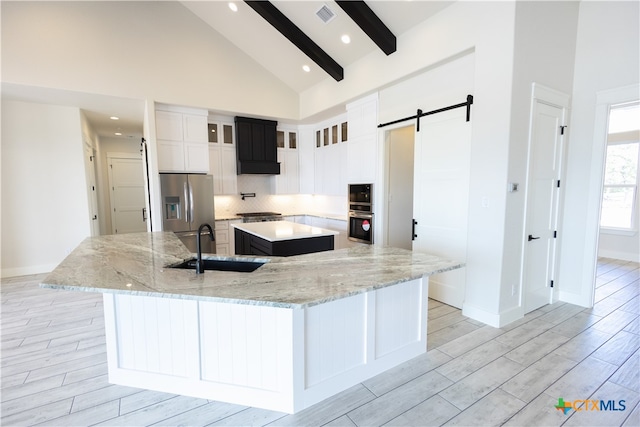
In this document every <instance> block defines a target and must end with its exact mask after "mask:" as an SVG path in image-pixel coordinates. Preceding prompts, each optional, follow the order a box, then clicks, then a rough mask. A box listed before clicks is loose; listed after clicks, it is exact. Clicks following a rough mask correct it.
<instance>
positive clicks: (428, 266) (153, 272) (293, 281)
mask: <svg viewBox="0 0 640 427" xmlns="http://www.w3.org/2000/svg"><path fill="white" fill-rule="evenodd" d="M192 256H193V254H192V253H190V252H189V251H188V250H187V248H186V247H185V246H184V245H183V244H182V243H181V242H180V240H179V239H178V238H177V237H176V236H175V234H173V233H169V232H153V233H132V234H121V235H111V236H100V237H89V238H87V239H85V240H84V241H83V242H82V243H81V244H80V245H79V246H78V247H77V248H76V249H75V250H74V251H73V252H72V253H71V254H70V255H69V256H67V258H65V259H64V260H63V261H62V262H61V263H60V265H58V267H56V269H55V270H54V271H53V272H51V274H49V275H48V276H47V277H46V278H45V279H44V280H43V282H42V283H41V285H40V286H42V287H44V288H59V289H66V290H75V291H85V292H105V293H127V294H134V295H144V296H155V297H165V298H187V299H198V300H208V301H218V302H228V303H236V304H254V305H269V306H275V307H286V308H302V307H307V306H312V305H316V304H321V303H324V302H328V301H333V300H336V299H339V298H344V297H348V296H350V295H355V294H359V293H362V292H367V291H370V290H373V289H378V288H382V287H385V286H390V285H394V284H396V283H401V282H405V281H408V280H412V279H416V278H419V277H422V276H423V275H432V274H436V273H441V272H445V271H449V270H454V269H457V268H461V267H463V264H462V263H460V262H456V261H451V260H446V259H442V258H440V257H437V256H434V255H428V254H423V253H417V252H412V251H408V250H404V249H398V248H390V247H381V246H377V245H359V246H357V247H353V248H348V249H340V250H336V251H325V252H318V253H313V254H307V255H299V256H292V257H286V258H284V257H282V258H281V257H269V258H268V259H262V260H264V261H269V262H267V263H266V264H265V265H263V266H262V267H260V268H258V269H257V270H256V271H254V272H252V273H236V272H224V271H206V272H205V273H204V274H195V272H193V271H192V270H181V269H174V268H168V266H171V265H176V264H178V263H181V262H183V261H184V260H186V259H189V258H191V257H192ZM206 258H216V259H250V260H260V258H259V257H250V256H235V257H226V256H208V257H206Z"/></svg>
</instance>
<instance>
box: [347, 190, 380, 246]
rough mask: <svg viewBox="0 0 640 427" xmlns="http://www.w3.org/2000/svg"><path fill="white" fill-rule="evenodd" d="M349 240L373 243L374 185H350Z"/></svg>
mask: <svg viewBox="0 0 640 427" xmlns="http://www.w3.org/2000/svg"><path fill="white" fill-rule="evenodd" d="M348 215H349V223H348V232H349V240H352V241H354V242H360V243H368V244H372V243H373V215H374V213H373V184H349V214H348Z"/></svg>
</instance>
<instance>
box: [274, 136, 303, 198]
mask: <svg viewBox="0 0 640 427" xmlns="http://www.w3.org/2000/svg"><path fill="white" fill-rule="evenodd" d="M298 146H299V143H298V132H296V131H294V130H287V129H278V131H277V134H276V147H277V150H278V153H277V154H278V163H280V175H275V193H276V194H298V193H299V192H300V172H299V169H300V168H299V166H300V161H299V156H298V152H299V149H298Z"/></svg>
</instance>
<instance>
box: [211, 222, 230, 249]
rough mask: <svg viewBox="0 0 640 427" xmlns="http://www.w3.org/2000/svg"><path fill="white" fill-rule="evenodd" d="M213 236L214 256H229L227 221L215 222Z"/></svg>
mask: <svg viewBox="0 0 640 427" xmlns="http://www.w3.org/2000/svg"><path fill="white" fill-rule="evenodd" d="M214 234H215V236H216V254H217V255H229V254H231V252H229V250H230V248H229V240H230V239H229V221H216V225H215V229H214Z"/></svg>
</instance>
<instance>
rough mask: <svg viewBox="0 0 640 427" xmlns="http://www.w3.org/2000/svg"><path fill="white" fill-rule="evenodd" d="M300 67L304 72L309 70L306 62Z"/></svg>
mask: <svg viewBox="0 0 640 427" xmlns="http://www.w3.org/2000/svg"><path fill="white" fill-rule="evenodd" d="M302 69H303V70H304V71H305V72H307V73H308V72H309V71H311V67H309V66H308V65H306V64H305V65H303V66H302Z"/></svg>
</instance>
